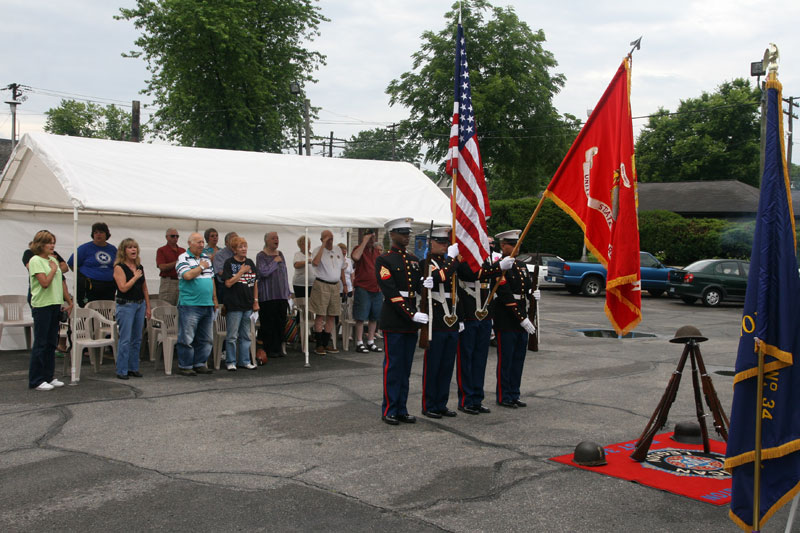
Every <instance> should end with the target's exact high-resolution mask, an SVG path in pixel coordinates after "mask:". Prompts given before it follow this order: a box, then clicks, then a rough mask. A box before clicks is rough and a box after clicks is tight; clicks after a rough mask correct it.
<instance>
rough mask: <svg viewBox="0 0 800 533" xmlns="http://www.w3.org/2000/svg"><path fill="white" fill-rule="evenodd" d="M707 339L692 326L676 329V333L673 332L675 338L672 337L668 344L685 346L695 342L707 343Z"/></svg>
mask: <svg viewBox="0 0 800 533" xmlns="http://www.w3.org/2000/svg"><path fill="white" fill-rule="evenodd" d="M707 340H708V337H704V336H703V334H702V333H700V330H699V329H697V328H696V327H694V326H681V327H680V328H678V331H676V332H675V336H674V337H672V338H671V339H670V340H669V342H674V343H676V344H686V343H687V342H690V341H695V342H703V341H707Z"/></svg>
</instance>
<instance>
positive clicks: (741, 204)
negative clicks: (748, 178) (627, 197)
mask: <svg viewBox="0 0 800 533" xmlns="http://www.w3.org/2000/svg"><path fill="white" fill-rule="evenodd" d="M758 197H759V190H758V189H757V188H756V187H753V186H751V185H747V184H746V183H742V182H741V181H736V180H723V181H680V182H669V183H639V211H655V210H657V209H662V210H664V211H672V212H674V213H679V214H681V215H695V216H697V215H700V214H702V215H710V216H713V215H714V214H716V215H721V214H729V215H730V214H738V215H755V214H756V212H757V211H758Z"/></svg>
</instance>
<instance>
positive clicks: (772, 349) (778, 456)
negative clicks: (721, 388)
mask: <svg viewBox="0 0 800 533" xmlns="http://www.w3.org/2000/svg"><path fill="white" fill-rule="evenodd" d="M791 198H792V197H791V193H790V189H789V175H788V172H787V169H786V158H785V157H784V147H783V110H782V106H781V85H780V83H779V82H778V81H777V80H770V81H768V82H767V132H766V152H765V159H764V175H763V177H762V180H761V195H760V199H759V202H758V215H757V218H756V230H755V236H754V238H753V251H752V254H751V256H750V271H749V273H748V276H747V295H746V296H745V302H744V312H743V315H742V324H741V337H740V340H739V352H738V354H737V357H736V376H735V377H734V387H733V406H732V408H731V425H730V433H729V438H728V449H727V453H726V455H727V459H726V461H725V468H726V469H728V470H729V471H730V472H731V473H732V474H733V493H732V498H731V510H730V517H731V519H732V520H733V521H734V522H735V523H736V524H737V525H738V526H739V527H741V528H742V529H744V530H745V531H751V530H752V529H759V530H760V529H761V526H763V524H764V523H766V521H767V520H769V518H770V517H771V516H772V515H773V514H774V513H775V512H776V511H777V510H778V509H780V508H781V506H782V505H784V504H785V503H786V502H788V501H790V500H791V499H792V498H793V497H794V496H795V494H796V493H797V492H798V491H799V490H800V361H797V363H798V364H795V358H796V357H800V355H798V352H799V351H800V276H798V271H797V257H796V250H797V242H796V239H795V225H794V213H793V212H792V203H791ZM759 345H760V346H761V349H762V350H763V352H764V389H763V399H762V403H761V406H760V407H759V408H758V409H759V410H760V411H761V412H760V414H759V416H761V421H762V438H761V442H762V463H761V465H762V469H761V491H760V495H761V496H760V497H761V500H760V505H759V507H760V509H759V516H760V519H759V524H758V525H757V527H754V526H753V494H754V492H753V488H754V487H753V472H754V469H753V461H754V460H755V452H754V450H755V424H756V401H757V400H756V394H757V374H758V348H759Z"/></svg>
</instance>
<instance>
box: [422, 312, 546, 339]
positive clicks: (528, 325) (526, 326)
mask: <svg viewBox="0 0 800 533" xmlns="http://www.w3.org/2000/svg"><path fill="white" fill-rule="evenodd" d="M426 316H427V315H426ZM519 325H520V326H522V327H523V328H524V329H525V331H527V332H528V334H529V335H533V334H534V333H536V328H535V327H534V325H533V323H532V322H531V321H530V319H528V318H526V319H525V320H523V321H522V322H520V323H519Z"/></svg>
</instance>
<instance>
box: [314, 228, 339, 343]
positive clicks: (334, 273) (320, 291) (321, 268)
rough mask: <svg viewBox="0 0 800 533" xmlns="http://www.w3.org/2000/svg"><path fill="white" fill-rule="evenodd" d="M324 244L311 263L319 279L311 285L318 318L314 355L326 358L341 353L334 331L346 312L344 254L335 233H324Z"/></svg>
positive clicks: (322, 237)
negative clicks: (332, 341) (340, 316)
mask: <svg viewBox="0 0 800 533" xmlns="http://www.w3.org/2000/svg"><path fill="white" fill-rule="evenodd" d="M320 241H322V245H321V246H319V247H317V248H315V249H314V250H312V251H311V256H312V258H313V259H312V260H311V264H312V265H313V267H314V274H315V275H316V279H315V280H314V284H313V285H312V286H311V303H310V306H309V310H310V311H311V312H312V313H314V314H315V315H316V318H315V319H314V338H315V340H316V348H314V353H316V354H317V355H325V354H327V353H338V352H339V350H336V349H335V348H333V345H332V344H331V342H330V341H331V332H332V331H333V325H334V322H335V319H336V317H337V316H339V314H341V312H342V300H341V296H340V295H339V293H340V292H341V291H340V287H345V279H344V269H345V266H346V265H345V262H344V255H343V254H342V250H341V249H340V248H339V247H338V246H334V245H333V233H331V232H330V231H329V230H325V231H323V232H322V236H321V237H320ZM339 283H341V285H339ZM323 328H324V329H323Z"/></svg>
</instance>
